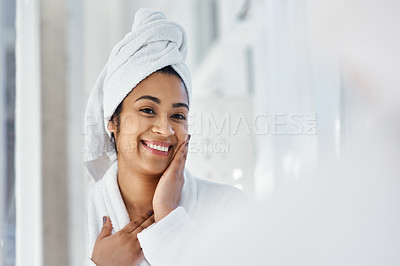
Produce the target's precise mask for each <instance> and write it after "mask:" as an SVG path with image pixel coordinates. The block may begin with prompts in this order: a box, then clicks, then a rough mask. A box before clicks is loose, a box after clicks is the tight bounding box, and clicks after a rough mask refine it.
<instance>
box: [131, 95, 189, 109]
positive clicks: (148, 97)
mask: <svg viewBox="0 0 400 266" xmlns="http://www.w3.org/2000/svg"><path fill="white" fill-rule="evenodd" d="M139 100H150V101H153V102H155V103H156V104H160V103H161V101H160V99H158V98H157V97H154V96H150V95H143V96H140V97H139V98H137V99H136V101H135V102H137V101H139ZM172 107H173V108H179V107H185V108H186V109H188V110H189V106H188V105H187V104H186V103H173V104H172Z"/></svg>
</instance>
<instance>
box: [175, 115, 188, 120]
mask: <svg viewBox="0 0 400 266" xmlns="http://www.w3.org/2000/svg"><path fill="white" fill-rule="evenodd" d="M172 118H175V119H179V120H186V117H185V116H184V115H183V114H174V115H173V116H172Z"/></svg>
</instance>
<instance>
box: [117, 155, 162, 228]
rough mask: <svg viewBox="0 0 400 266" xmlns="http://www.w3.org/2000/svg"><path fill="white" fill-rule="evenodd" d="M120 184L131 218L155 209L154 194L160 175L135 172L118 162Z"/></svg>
mask: <svg viewBox="0 0 400 266" xmlns="http://www.w3.org/2000/svg"><path fill="white" fill-rule="evenodd" d="M117 180H118V186H119V189H120V191H121V196H122V199H123V200H124V203H125V207H126V209H127V211H128V214H129V218H130V219H131V220H133V219H135V218H136V217H138V216H140V215H142V214H144V213H146V212H148V211H150V210H152V209H153V196H154V192H155V190H156V187H157V184H158V181H159V180H160V176H159V175H158V176H157V175H145V174H140V173H138V172H135V171H134V169H131V168H129V167H126V165H124V164H123V163H120V162H118V179H117Z"/></svg>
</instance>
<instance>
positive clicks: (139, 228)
mask: <svg viewBox="0 0 400 266" xmlns="http://www.w3.org/2000/svg"><path fill="white" fill-rule="evenodd" d="M153 223H154V215H152V216H150V217H149V219H147V220H146V221H144V222H143V223H142V224H141V225H139V226H138V227H137V228H136V229H135V230H133V232H132V233H131V234H133V235H137V234H139V233H140V232H142V231H143V230H144V229H146V228H147V227H149V226H150V225H152V224H153Z"/></svg>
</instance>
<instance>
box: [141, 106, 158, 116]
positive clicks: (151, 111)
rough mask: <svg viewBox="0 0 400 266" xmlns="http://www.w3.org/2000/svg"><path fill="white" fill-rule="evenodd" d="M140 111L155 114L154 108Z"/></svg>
mask: <svg viewBox="0 0 400 266" xmlns="http://www.w3.org/2000/svg"><path fill="white" fill-rule="evenodd" d="M140 112H143V113H146V114H150V115H154V114H155V112H154V110H153V109H150V108H143V109H140Z"/></svg>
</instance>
